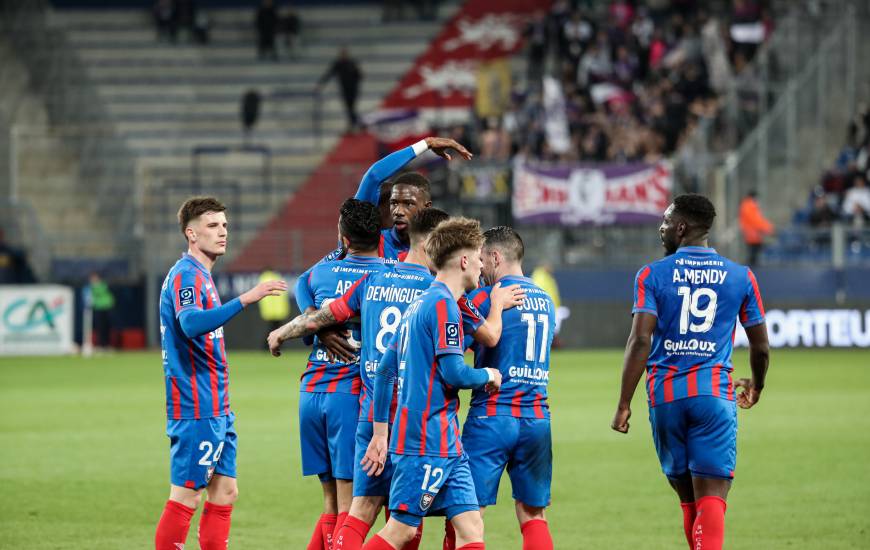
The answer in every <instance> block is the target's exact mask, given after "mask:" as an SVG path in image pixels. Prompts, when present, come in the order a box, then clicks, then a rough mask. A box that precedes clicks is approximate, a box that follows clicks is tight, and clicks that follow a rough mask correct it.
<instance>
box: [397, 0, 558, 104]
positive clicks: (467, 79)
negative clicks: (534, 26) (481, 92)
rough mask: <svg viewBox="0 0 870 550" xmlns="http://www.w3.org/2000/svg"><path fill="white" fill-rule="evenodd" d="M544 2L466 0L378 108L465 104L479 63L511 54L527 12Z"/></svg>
mask: <svg viewBox="0 0 870 550" xmlns="http://www.w3.org/2000/svg"><path fill="white" fill-rule="evenodd" d="M549 5H550V0H469V1H468V2H466V3H465V4H464V5H463V6H462V8H460V10H459V12H457V13H456V15H454V16H453V18H452V19H451V20H450V21H449V22H448V23H447V24H446V25H445V26H444V28H443V29H442V30H441V33H440V34H439V35H438V37H437V38H435V40H433V41H432V43H431V44H430V45H429V49H428V50H426V52H425V53H423V55H421V56H420V57H419V58H417V60H416V61H415V63H414V66H413V68H412V69H411V70H410V71H409V72H408V73H406V74H405V76H404V77H403V78H402V80H401V81H399V83H398V85H397V86H396V88H395V89H393V91H392V92H390V94H389V95H388V96H387V97H386V98H385V99H384V103H383V107H384V108H388V109H395V108H445V107H470V106H471V104H472V101H473V99H474V92H475V89H476V88H477V66H478V64H479V63H480V62H481V61H484V60H489V59H496V58H500V57H507V56H510V55H513V54H514V53H516V52H517V51H518V50H519V49H520V48H521V46H522V43H523V29H524V28H525V26H526V25H527V24H528V22H529V21H530V20H531V14H532V13H534V12H535V11H537V10H539V9H543V10H546V9H547V8H548V7H549Z"/></svg>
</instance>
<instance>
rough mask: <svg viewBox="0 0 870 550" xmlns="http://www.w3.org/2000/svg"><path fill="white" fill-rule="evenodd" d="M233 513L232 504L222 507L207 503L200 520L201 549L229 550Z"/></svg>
mask: <svg viewBox="0 0 870 550" xmlns="http://www.w3.org/2000/svg"><path fill="white" fill-rule="evenodd" d="M232 513H233V505H232V504H227V505H226V506H221V505H219V504H212V503H211V502H208V501H206V503H205V507H204V508H203V510H202V516H201V517H200V518H199V547H200V549H201V550H227V544H229V539H230V516H231V515H232Z"/></svg>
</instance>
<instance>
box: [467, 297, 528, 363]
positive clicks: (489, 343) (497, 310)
mask: <svg viewBox="0 0 870 550" xmlns="http://www.w3.org/2000/svg"><path fill="white" fill-rule="evenodd" d="M525 297H526V293H525V291H524V290H523V289H522V287H521V286H520V285H509V286H505V287H503V286H501V283H496V284H495V285H494V286H493V287H492V291H491V292H490V295H489V300H488V301H489V312H488V314H487V316H486V319H485V321H484V323H483V324H482V325H480V326H479V327H478V328H477V330H476V331H474V335H473V336H474V339H475V340H477V341H478V342H480V343H481V344H483V345H484V346H486V347H488V348H492V347H495V346H496V345H497V344H498V341H499V340H500V339H501V330H502V322H501V314H502V312H503V311H505V310H508V309H511V308H513V307H516V306H518V305H520V304H522V303H523V300H524V299H525Z"/></svg>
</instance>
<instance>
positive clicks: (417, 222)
mask: <svg viewBox="0 0 870 550" xmlns="http://www.w3.org/2000/svg"><path fill="white" fill-rule="evenodd" d="M449 217H450V214H448V213H447V212H445V211H443V210H441V209H440V208H435V207H429V208H424V209H423V210H420V211H419V212H417V214H416V215H415V216H414V217H413V218H411V221H410V223H409V224H408V234H409V235H410V236H411V240H413V241H417V240H419V239H422V238H425V237H426V236H427V235H429V233H431V232H432V230H433V229H435V228H436V227H437V226H438V224H439V223H441V222H443V221H444V220H446V219H448V218H449Z"/></svg>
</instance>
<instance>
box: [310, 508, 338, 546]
mask: <svg viewBox="0 0 870 550" xmlns="http://www.w3.org/2000/svg"><path fill="white" fill-rule="evenodd" d="M334 529H335V514H321V516H320V519H318V520H317V525H315V526H314V533H312V534H311V540H310V541H308V546H306V547H305V550H332V531H333V530H334Z"/></svg>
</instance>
